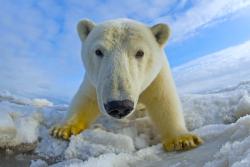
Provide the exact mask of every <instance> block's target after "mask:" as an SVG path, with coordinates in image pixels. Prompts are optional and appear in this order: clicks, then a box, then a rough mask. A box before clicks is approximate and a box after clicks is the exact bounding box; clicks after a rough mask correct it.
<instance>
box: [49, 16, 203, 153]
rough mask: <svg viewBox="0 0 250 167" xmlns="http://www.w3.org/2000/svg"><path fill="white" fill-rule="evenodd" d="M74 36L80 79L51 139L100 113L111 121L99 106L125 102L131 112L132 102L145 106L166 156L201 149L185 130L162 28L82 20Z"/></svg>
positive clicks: (83, 126) (77, 129) (166, 32)
mask: <svg viewBox="0 0 250 167" xmlns="http://www.w3.org/2000/svg"><path fill="white" fill-rule="evenodd" d="M77 31H78V34H79V37H80V39H81V41H82V60H83V64H84V67H85V69H86V74H85V77H84V80H83V83H82V84H81V86H80V88H79V90H78V92H77V93H76V95H75V96H74V98H73V100H72V102H71V104H70V107H69V111H68V113H67V115H66V117H65V118H64V119H63V120H62V121H61V122H60V123H59V124H57V125H55V126H54V127H53V128H52V130H51V132H50V134H51V135H52V136H54V137H57V138H61V139H68V138H69V137H70V136H71V135H72V134H73V135H75V134H78V133H80V132H81V131H82V130H84V129H86V128H87V127H88V126H89V125H90V124H91V123H93V122H94V121H95V120H96V119H97V118H98V117H99V116H100V115H101V112H102V113H103V114H104V115H106V116H108V117H112V116H110V115H109V114H108V113H107V111H106V109H105V106H104V104H106V103H108V102H110V101H114V100H115V101H122V100H125V99H130V100H131V101H133V102H134V103H133V105H134V106H133V108H135V106H136V105H137V103H138V101H139V102H141V103H143V104H144V105H145V106H146V108H147V111H148V114H149V116H150V118H151V120H152V122H153V123H154V124H155V126H156V128H157V130H158V131H159V133H160V134H161V136H162V142H163V144H164V147H165V149H166V150H167V151H173V150H181V149H183V150H185V149H190V148H193V147H195V146H197V145H199V144H201V143H202V140H201V139H200V138H199V137H198V136H196V135H193V134H190V133H189V132H188V131H187V129H186V127H185V122H184V118H183V114H182V107H181V104H180V100H179V97H178V94H177V90H176V87H175V84H174V80H173V77H172V74H171V71H170V67H169V63H168V61H167V58H166V55H165V53H164V51H163V47H164V45H165V43H166V42H167V40H168V38H169V36H170V29H169V27H168V26H167V25H166V24H157V25H155V26H153V27H147V26H146V25H145V24H142V23H140V22H136V21H133V20H129V19H118V20H112V21H107V22H104V23H101V24H98V25H95V24H94V23H93V22H92V21H90V20H82V21H80V22H79V23H78V26H77ZM100 111H101V112H100ZM131 113H132V112H131ZM128 115H129V114H128Z"/></svg>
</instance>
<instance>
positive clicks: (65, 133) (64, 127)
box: [49, 123, 84, 140]
mask: <svg viewBox="0 0 250 167" xmlns="http://www.w3.org/2000/svg"><path fill="white" fill-rule="evenodd" d="M82 130H84V128H83V127H77V126H75V125H71V124H67V123H59V124H57V125H55V126H53V127H52V128H51V131H50V133H49V134H50V135H51V136H52V137H54V138H57V139H64V140H68V139H69V138H70V137H71V136H72V135H77V134H79V133H80V132H81V131H82Z"/></svg>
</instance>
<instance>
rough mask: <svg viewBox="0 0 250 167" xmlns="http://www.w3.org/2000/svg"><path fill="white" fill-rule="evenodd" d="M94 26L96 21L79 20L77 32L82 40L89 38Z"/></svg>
mask: <svg viewBox="0 0 250 167" xmlns="http://www.w3.org/2000/svg"><path fill="white" fill-rule="evenodd" d="M94 27H95V23H93V22H92V21H90V20H88V19H84V20H81V21H79V23H78V24H77V32H78V35H79V37H80V39H81V41H82V42H83V41H84V40H85V39H86V38H87V36H88V35H89V33H90V32H91V30H92V29H93V28H94Z"/></svg>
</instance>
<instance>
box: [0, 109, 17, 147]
mask: <svg viewBox="0 0 250 167" xmlns="http://www.w3.org/2000/svg"><path fill="white" fill-rule="evenodd" d="M0 118H1V121H0V147H2V146H5V145H6V144H8V142H9V141H11V140H12V139H14V138H15V137H16V135H17V129H16V126H15V123H14V122H13V120H12V118H11V117H10V115H9V114H8V113H7V112H6V111H3V110H0Z"/></svg>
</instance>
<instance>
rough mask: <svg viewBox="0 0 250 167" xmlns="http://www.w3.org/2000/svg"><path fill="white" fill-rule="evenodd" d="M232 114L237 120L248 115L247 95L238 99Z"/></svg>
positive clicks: (249, 102) (248, 100)
mask: <svg viewBox="0 0 250 167" xmlns="http://www.w3.org/2000/svg"><path fill="white" fill-rule="evenodd" d="M234 114H235V116H236V118H237V119H239V118H240V117H243V116H245V115H249V114H250V97H249V95H248V94H246V95H245V96H243V97H242V98H241V99H240V101H239V103H238V105H237V106H236V108H235V110H234Z"/></svg>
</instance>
